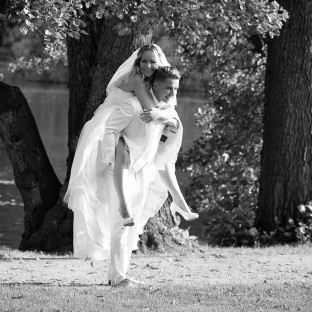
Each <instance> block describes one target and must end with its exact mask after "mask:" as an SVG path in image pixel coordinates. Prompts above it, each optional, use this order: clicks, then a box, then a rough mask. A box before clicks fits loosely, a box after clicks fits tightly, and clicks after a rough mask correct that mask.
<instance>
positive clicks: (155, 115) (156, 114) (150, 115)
mask: <svg viewBox="0 0 312 312" xmlns="http://www.w3.org/2000/svg"><path fill="white" fill-rule="evenodd" d="M162 115H163V114H162V111H161V110H160V109H158V108H156V107H154V108H151V109H149V110H144V111H143V113H141V114H140V119H141V120H142V121H144V122H145V123H149V122H151V121H153V120H157V119H161V118H162Z"/></svg>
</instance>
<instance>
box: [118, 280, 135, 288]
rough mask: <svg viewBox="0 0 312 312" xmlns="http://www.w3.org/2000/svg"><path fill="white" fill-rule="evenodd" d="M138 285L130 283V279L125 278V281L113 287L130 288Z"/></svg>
mask: <svg viewBox="0 0 312 312" xmlns="http://www.w3.org/2000/svg"><path fill="white" fill-rule="evenodd" d="M137 286H138V285H137V284H134V283H132V282H131V281H130V279H129V278H125V279H124V280H122V281H121V282H119V283H118V284H116V285H113V286H112V287H122V288H128V287H137Z"/></svg>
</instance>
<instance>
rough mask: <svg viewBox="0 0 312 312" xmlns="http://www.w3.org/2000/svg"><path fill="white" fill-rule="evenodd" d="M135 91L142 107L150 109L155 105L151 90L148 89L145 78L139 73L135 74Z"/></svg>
mask: <svg viewBox="0 0 312 312" xmlns="http://www.w3.org/2000/svg"><path fill="white" fill-rule="evenodd" d="M133 79H134V84H133V91H134V93H135V95H136V97H137V98H138V100H139V101H140V103H141V105H142V108H143V109H146V110H150V109H152V108H154V107H155V103H154V100H153V97H152V94H151V92H150V91H149V90H148V86H147V85H146V83H145V82H144V80H143V78H142V77H141V76H139V75H134V77H133Z"/></svg>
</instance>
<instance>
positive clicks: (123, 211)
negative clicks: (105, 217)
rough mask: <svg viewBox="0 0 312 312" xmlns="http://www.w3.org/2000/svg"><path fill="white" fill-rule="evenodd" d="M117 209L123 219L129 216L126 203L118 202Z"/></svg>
mask: <svg viewBox="0 0 312 312" xmlns="http://www.w3.org/2000/svg"><path fill="white" fill-rule="evenodd" d="M118 210H119V213H120V215H121V217H122V218H123V219H127V218H131V214H130V211H129V209H128V207H127V205H126V204H120V205H119V209H118Z"/></svg>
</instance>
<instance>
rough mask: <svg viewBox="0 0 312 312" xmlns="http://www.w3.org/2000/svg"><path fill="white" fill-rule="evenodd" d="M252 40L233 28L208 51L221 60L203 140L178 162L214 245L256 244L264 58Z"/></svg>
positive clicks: (204, 113) (204, 115) (202, 116)
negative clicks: (255, 215) (188, 176)
mask: <svg viewBox="0 0 312 312" xmlns="http://www.w3.org/2000/svg"><path fill="white" fill-rule="evenodd" d="M249 38H250V36H248V35H247V34H246V33H244V32H235V33H234V32H233V31H232V30H229V31H227V32H224V34H223V35H222V36H216V38H215V40H214V41H213V42H212V45H211V46H212V47H208V53H209V52H212V51H214V53H215V54H216V55H218V57H216V58H211V62H210V64H211V79H210V83H208V85H207V89H208V90H209V94H208V97H209V101H208V103H207V104H206V105H204V106H203V107H202V108H200V109H199V111H198V114H197V125H198V126H199V127H200V128H201V129H202V136H201V137H200V138H199V139H198V140H197V141H195V145H194V147H193V148H192V149H191V150H189V151H188V152H186V153H184V154H183V155H180V157H179V160H178V163H177V164H178V166H179V167H180V168H184V170H185V171H187V172H189V173H190V176H191V182H190V183H189V186H188V187H187V189H186V196H187V199H188V202H189V203H190V205H191V206H193V207H194V208H195V209H196V210H197V211H206V212H208V215H209V217H208V220H206V221H205V233H206V236H207V239H208V242H209V243H211V244H217V245H226V246H228V245H253V244H254V235H253V230H251V229H252V226H253V219H254V214H255V209H256V203H257V195H258V176H259V160H260V150H261V144H262V108H263V88H264V85H263V78H264V77H263V74H264V69H265V57H263V53H264V51H259V53H256V54H255V53H254V51H253V50H254V47H253V46H252V45H250V44H249V41H248V40H249ZM222 52H223V53H222ZM185 168H186V169H185Z"/></svg>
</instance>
